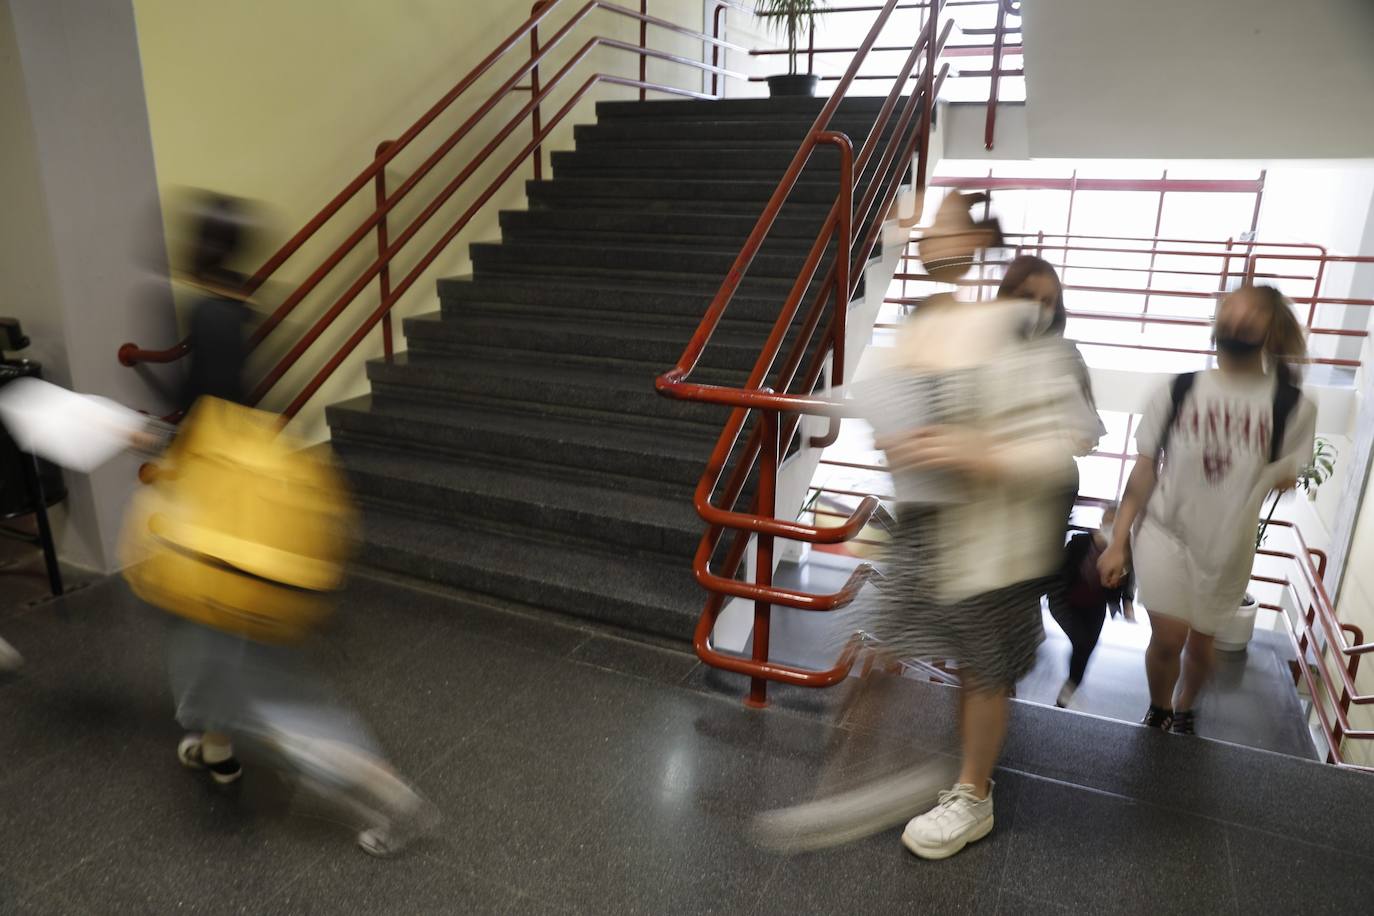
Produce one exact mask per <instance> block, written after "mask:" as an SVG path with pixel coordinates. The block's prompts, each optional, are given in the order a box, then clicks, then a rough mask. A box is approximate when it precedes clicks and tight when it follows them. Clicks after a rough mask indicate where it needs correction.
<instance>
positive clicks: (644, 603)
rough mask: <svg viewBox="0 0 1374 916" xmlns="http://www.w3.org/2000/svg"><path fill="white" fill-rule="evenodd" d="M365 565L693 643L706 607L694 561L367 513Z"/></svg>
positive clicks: (367, 510) (381, 511)
mask: <svg viewBox="0 0 1374 916" xmlns="http://www.w3.org/2000/svg"><path fill="white" fill-rule="evenodd" d="M364 530H365V532H366V537H367V543H368V549H367V551H366V552H365V554H364V555H363V557H362V559H363V561H364V562H365V563H367V564H369V565H372V566H376V567H379V568H382V569H386V570H389V571H391V572H395V573H400V574H402V575H407V576H412V577H414V578H418V579H422V580H425V581H429V582H439V583H443V584H447V585H454V586H458V587H460V588H464V589H467V590H469V591H474V592H479V593H483V594H491V595H495V596H497V597H501V598H505V599H508V600H512V601H519V602H522V603H525V604H529V605H532V606H535V607H544V608H549V609H551V610H556V611H561V612H563V613H567V614H572V615H574V616H583V617H588V618H591V619H594V620H598V621H600V622H603V623H610V624H614V625H617V626H622V627H626V628H629V629H633V630H639V631H641V632H646V633H653V634H656V635H661V636H668V637H671V638H675V639H684V640H687V639H690V638H691V636H692V633H693V631H694V630H695V628H696V622H697V617H698V616H699V615H700V611H701V608H702V607H703V606H704V604H705V593H704V592H703V591H702V590H701V588H700V587H699V586H698V585H697V584H696V580H695V578H694V577H693V575H692V570H691V565H690V563H688V562H668V563H658V562H653V561H651V560H648V559H646V557H645V555H643V554H634V553H629V552H625V551H621V552H610V551H607V552H600V551H589V550H583V549H579V548H577V547H572V546H568V545H564V544H560V543H557V542H543V541H537V540H526V539H523V538H518V537H513V536H510V535H504V534H501V533H499V532H492V531H487V530H483V529H475V528H474V529H467V530H464V529H461V528H455V527H452V526H448V525H442V524H438V523H435V522H429V521H426V520H424V519H415V518H410V517H408V516H407V517H402V516H401V515H399V514H397V510H393V509H379V508H376V507H365V509H364Z"/></svg>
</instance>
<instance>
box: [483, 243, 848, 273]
mask: <svg viewBox="0 0 1374 916" xmlns="http://www.w3.org/2000/svg"><path fill="white" fill-rule="evenodd" d="M831 245H832V246H833V245H834V243H833V242H832V243H831ZM809 248H810V246H809V245H800V244H799V245H770V246H767V248H766V249H765V250H761V251H759V253H758V254H756V255H755V256H754V259H753V261H752V262H751V264H750V266H749V274H748V276H749V277H753V278H769V277H773V278H781V279H784V280H787V281H788V282H789V284H790V282H791V281H792V280H793V279H795V278H796V276H797V274H798V273H799V272H800V271H801V268H802V266H803V264H804V263H805V261H806V257H807V254H808V251H809ZM779 249H781V250H779ZM470 250H471V253H472V262H473V267H474V271H475V272H476V273H477V275H478V276H481V275H482V274H483V273H485V272H487V271H490V270H496V271H501V270H509V269H511V268H515V269H519V270H528V271H538V272H539V273H570V272H577V273H583V274H586V273H591V272H609V271H614V272H617V273H634V274H645V273H647V274H663V273H668V274H686V275H697V276H699V277H700V276H702V275H705V276H704V277H703V279H704V280H705V281H706V282H714V283H716V284H719V282H720V280H721V279H722V278H723V277H724V276H725V273H726V272H727V271H729V270H730V268H731V267H732V266H733V265H734V263H735V261H736V260H737V259H738V258H739V253H740V249H739V248H738V247H734V246H730V247H716V246H708V245H684V246H678V247H671V246H668V245H665V244H663V243H662V241H661V240H658V239H647V240H645V241H644V242H642V243H638V244H635V243H630V244H623V245H606V244H604V243H601V242H599V241H598V240H596V239H581V238H578V237H575V236H573V237H568V238H564V239H560V240H555V241H547V240H543V239H510V240H507V241H505V242H476V243H474V244H473V245H472V246H471V249H470Z"/></svg>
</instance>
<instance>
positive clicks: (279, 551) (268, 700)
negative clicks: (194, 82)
mask: <svg viewBox="0 0 1374 916" xmlns="http://www.w3.org/2000/svg"><path fill="white" fill-rule="evenodd" d="M244 212H245V211H244V209H243V207H242V206H241V205H240V204H239V203H237V202H235V201H232V200H230V199H228V198H224V197H218V196H206V197H204V198H203V199H202V200H201V201H200V202H199V203H198V204H197V208H196V212H195V214H194V218H193V219H192V220H191V221H190V223H191V232H190V233H189V238H188V248H189V254H188V256H187V258H186V263H187V264H188V265H189V267H188V269H187V270H186V271H185V272H184V273H183V274H182V275H181V279H183V280H185V281H186V282H187V283H188V284H189V285H190V286H191V287H192V289H193V290H194V291H195V292H196V294H197V299H196V300H195V302H194V303H193V304H192V306H191V314H190V327H191V345H192V349H191V367H190V372H189V373H188V376H187V384H186V386H185V388H184V389H183V403H182V405H181V406H182V408H183V412H184V413H185V419H184V420H183V421H182V423H181V424H180V425H179V426H171V425H169V424H165V423H160V422H157V421H150V420H148V418H146V417H142V416H140V415H139V414H137V413H135V412H134V411H131V410H129V409H128V408H125V407H122V406H120V405H118V404H114V403H112V402H109V401H105V400H104V399H101V398H93V397H85V396H82V395H77V394H73V393H71V392H67V391H63V390H62V389H60V388H57V387H56V386H52V385H48V384H46V383H44V382H40V381H38V380H36V379H35V380H21V381H20V382H16V383H14V384H12V385H10V386H7V389H6V391H5V393H4V396H3V397H0V419H3V420H4V421H5V423H6V425H7V426H8V427H10V428H11V432H12V433H13V434H14V436H15V439H16V441H18V442H20V443H21V445H22V447H24V448H25V450H27V451H30V452H33V453H35V454H43V455H44V457H47V458H49V459H50V460H53V461H55V462H57V463H60V464H63V465H64V466H67V467H71V468H73V469H76V470H83V471H90V470H92V469H93V468H94V467H95V466H96V465H98V464H100V463H103V462H104V461H106V460H108V459H109V458H110V457H111V456H112V455H114V454H116V453H117V452H118V451H120V450H122V449H124V448H129V447H132V448H135V449H138V450H141V451H144V452H148V453H156V454H157V455H158V457H156V458H155V459H154V466H153V467H152V474H151V481H150V482H149V484H148V485H147V486H145V487H143V488H142V489H141V490H140V491H139V492H138V493H137V494H136V495H135V497H134V500H133V502H132V504H131V507H130V510H129V512H128V515H127V517H126V519H125V527H124V533H123V539H122V549H123V558H122V559H123V561H124V576H125V578H126V580H127V581H128V582H129V584H130V586H131V587H132V589H133V591H134V592H135V594H137V595H138V596H139V597H140V598H142V599H143V600H145V601H147V602H148V603H149V604H151V605H153V606H155V607H158V608H160V609H161V610H163V611H166V612H168V613H169V614H171V615H173V618H174V619H173V621H172V625H171V627H170V628H169V634H168V643H167V654H168V671H169V674H170V678H171V685H172V693H173V697H174V699H175V701H176V716H177V721H178V722H179V723H180V724H181V725H182V727H183V728H185V729H186V730H187V732H186V735H185V736H184V737H183V738H182V739H181V741H180V742H179V744H178V747H177V757H178V759H179V760H180V761H181V763H182V764H183V765H184V766H186V767H187V768H189V769H193V770H197V771H202V772H206V773H208V774H209V776H210V778H211V779H212V780H213V781H214V782H215V783H216V784H219V785H224V786H227V785H231V784H233V783H236V782H237V781H238V780H239V779H240V777H241V776H242V774H243V767H242V765H241V764H240V762H239V759H238V756H237V753H236V745H242V746H243V747H244V749H245V750H250V751H251V752H253V753H254V755H255V757H261V758H262V759H263V760H265V761H267V762H269V763H273V764H275V765H276V766H277V767H279V768H280V769H281V770H283V771H284V772H285V773H286V774H288V775H289V776H291V777H293V778H294V779H295V780H296V781H297V783H298V784H299V785H300V786H301V787H302V788H304V789H306V790H309V791H311V792H312V793H314V794H316V795H319V796H321V797H322V798H323V799H324V800H325V801H326V802H327V803H330V804H331V805H333V806H335V807H341V808H343V809H344V810H345V812H346V814H347V815H348V816H349V817H350V819H351V820H352V821H354V822H356V823H358V825H359V826H360V828H361V829H360V832H359V834H358V844H359V845H360V846H361V847H362V849H363V850H364V851H366V852H368V853H371V854H373V855H379V856H383V855H388V854H391V853H394V852H396V851H397V850H399V849H400V848H401V847H402V846H404V845H405V844H406V842H408V841H409V840H410V839H411V838H413V837H415V836H416V835H418V834H420V833H423V832H424V831H426V830H427V829H429V828H430V827H432V826H433V824H434V823H435V822H436V820H437V814H436V813H435V812H434V809H433V808H432V806H431V805H429V803H428V802H426V801H425V800H424V799H423V798H422V797H421V796H420V795H419V794H418V793H417V792H416V791H415V790H414V789H413V788H411V786H410V785H409V784H408V783H407V782H406V781H405V780H404V779H403V778H402V777H401V776H400V775H399V774H398V773H397V772H396V771H395V769H394V768H393V767H392V766H391V765H390V764H389V763H388V762H387V761H386V758H385V756H384V755H383V753H382V751H381V750H380V748H379V747H378V744H377V742H376V740H375V739H374V738H373V737H372V735H371V734H370V732H369V731H368V729H367V728H366V726H364V725H363V723H362V722H361V721H360V720H359V719H358V717H357V716H356V715H354V714H353V713H352V712H351V711H350V710H349V709H347V707H346V706H344V705H343V704H342V703H340V702H339V701H337V700H336V699H335V698H334V697H333V696H332V695H331V693H330V692H329V691H328V690H327V689H326V688H325V686H324V682H323V681H322V680H321V679H320V678H318V677H315V676H314V675H313V674H312V673H311V672H310V671H309V670H308V668H307V666H306V664H305V662H304V658H303V655H302V653H301V652H300V651H299V647H300V645H301V643H302V642H304V641H305V640H306V639H307V638H308V637H309V636H310V635H311V634H312V633H313V632H314V631H315V630H316V629H317V628H318V626H319V624H320V623H321V622H322V621H323V620H324V619H325V618H326V617H327V616H328V615H329V613H330V611H331V610H332V604H333V601H332V595H333V593H334V592H337V591H338V590H339V589H340V588H341V587H342V585H343V582H344V578H345V574H346V571H347V563H348V559H349V556H350V554H351V552H352V548H353V545H354V542H355V540H356V539H355V529H356V515H355V512H354V510H353V506H352V501H351V499H350V496H349V493H348V488H347V486H346V484H345V481H344V477H343V475H342V473H341V472H340V471H339V469H338V468H337V467H336V465H335V464H334V462H333V459H332V458H331V456H330V454H329V452H328V451H327V449H325V448H323V447H314V448H307V447H305V445H304V444H303V443H301V442H299V441H297V440H296V439H295V438H294V437H292V436H290V435H289V434H287V433H285V432H284V431H283V429H282V427H283V423H282V419H281V418H280V417H278V416H276V415H274V414H271V413H267V412H264V411H260V410H254V409H252V408H250V407H248V406H246V405H245V404H244V403H242V402H243V401H244V400H245V397H244V391H245V386H244V384H243V370H244V362H245V359H246V356H247V352H248V346H247V340H246V335H245V333H244V330H245V327H246V316H247V315H249V314H250V311H249V309H248V306H247V302H246V296H244V295H242V294H241V292H240V290H242V289H243V286H244V284H243V282H242V280H241V278H240V275H239V274H238V273H237V272H235V271H234V270H233V258H234V257H235V256H236V255H237V253H238V252H240V251H241V250H242V247H243V240H244V234H245V233H246V231H247V229H248V226H249V224H248V222H247V220H246V219H245V218H244V216H243V214H244ZM0 649H3V647H0ZM2 660H3V659H0V661H2Z"/></svg>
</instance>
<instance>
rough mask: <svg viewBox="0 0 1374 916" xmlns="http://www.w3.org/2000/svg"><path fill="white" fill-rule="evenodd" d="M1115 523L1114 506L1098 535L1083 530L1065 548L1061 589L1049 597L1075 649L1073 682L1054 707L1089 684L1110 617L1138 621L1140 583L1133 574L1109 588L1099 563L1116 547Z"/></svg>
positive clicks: (1071, 668)
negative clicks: (1093, 659)
mask: <svg viewBox="0 0 1374 916" xmlns="http://www.w3.org/2000/svg"><path fill="white" fill-rule="evenodd" d="M1115 521H1116V507H1115V506H1108V507H1107V508H1106V510H1105V511H1103V513H1102V526H1101V527H1100V528H1099V529H1098V530H1096V531H1080V532H1077V533H1076V534H1074V536H1073V537H1071V538H1070V539H1069V543H1068V545H1067V546H1066V547H1065V548H1064V566H1063V568H1062V569H1061V570H1060V583H1059V584H1060V587H1059V588H1054V589H1051V590H1050V592H1049V605H1050V614H1051V615H1052V616H1053V617H1054V621H1055V623H1057V624H1059V628H1060V629H1062V630H1063V631H1064V635H1065V636H1067V637H1068V638H1069V643H1070V645H1071V646H1072V647H1073V648H1072V651H1071V652H1070V654H1069V677H1068V679H1067V680H1065V681H1064V686H1063V687H1061V688H1060V689H1059V697H1058V698H1057V699H1056V700H1055V703H1054V705H1056V706H1059V707H1061V708H1062V707H1066V706H1068V705H1069V703H1070V701H1072V700H1073V695H1074V693H1075V692H1076V691H1077V690H1078V685H1079V684H1081V683H1083V675H1084V673H1085V672H1086V671H1087V670H1088V659H1090V658H1091V657H1092V654H1093V650H1095V649H1096V648H1097V641H1098V639H1100V638H1101V636H1102V627H1103V625H1104V624H1105V623H1106V620H1107V614H1108V612H1109V611H1110V613H1111V615H1112V616H1113V617H1115V616H1117V615H1118V614H1124V616H1125V617H1126V619H1127V620H1130V621H1134V620H1135V604H1134V597H1135V584H1134V583H1133V582H1132V581H1131V577H1130V574H1129V573H1127V574H1126V575H1125V576H1123V577H1122V579H1121V581H1120V582H1118V583H1117V585H1116V586H1115V587H1113V588H1108V587H1106V586H1104V585H1103V584H1102V578H1101V576H1100V575H1099V574H1098V572H1097V560H1098V558H1099V557H1101V556H1102V552H1103V551H1105V550H1106V549H1107V546H1108V544H1109V543H1110V538H1111V530H1112V524H1113V522H1115Z"/></svg>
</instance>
